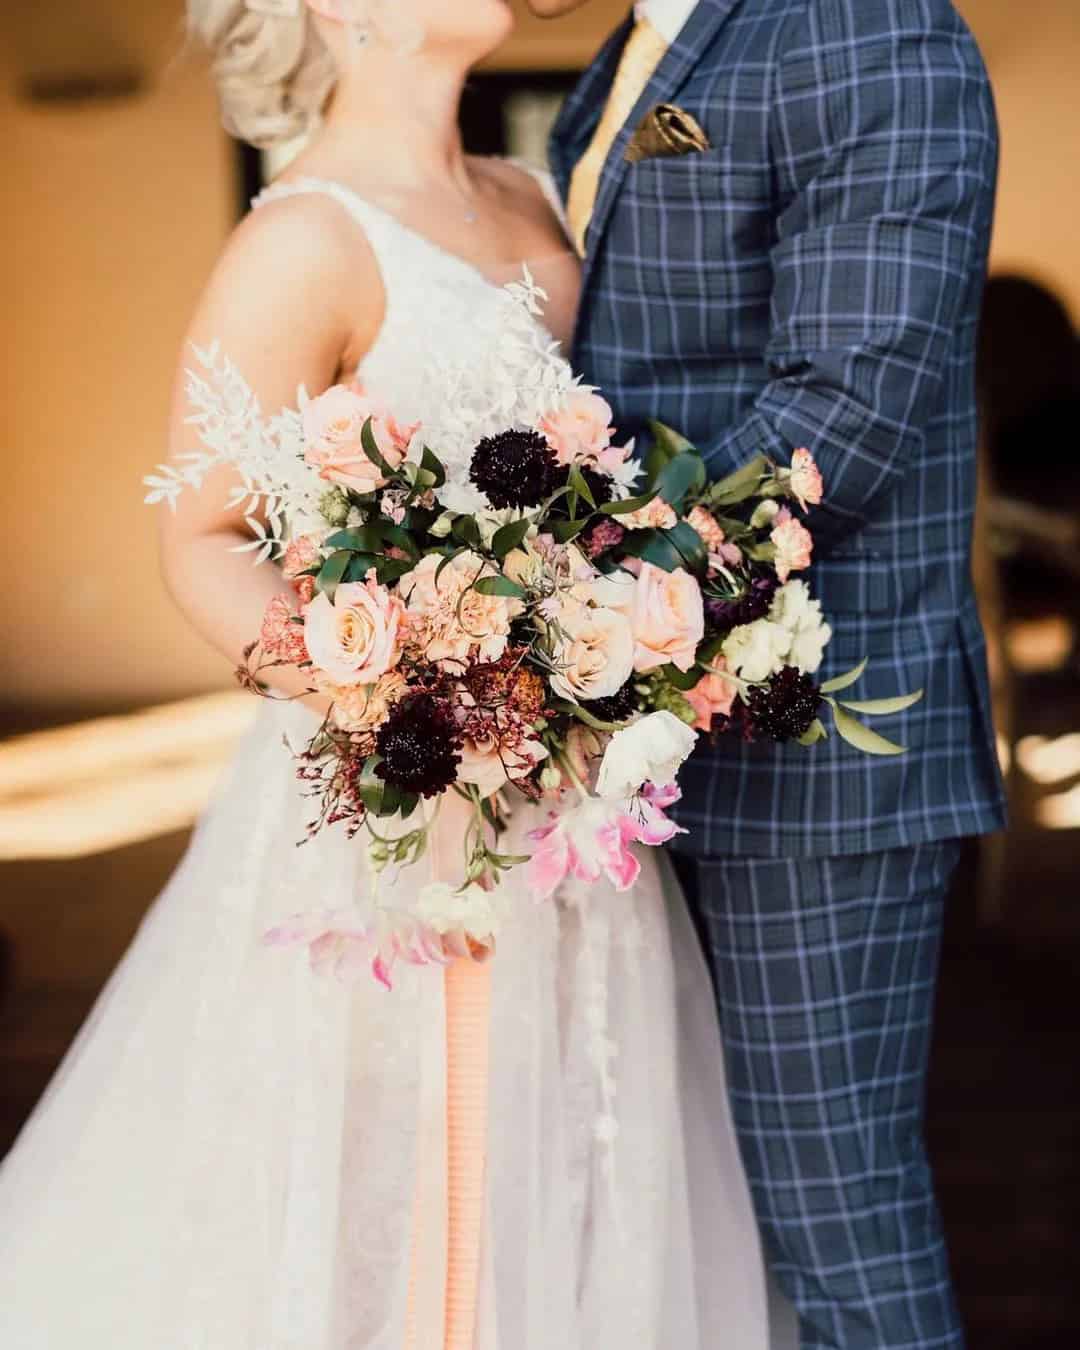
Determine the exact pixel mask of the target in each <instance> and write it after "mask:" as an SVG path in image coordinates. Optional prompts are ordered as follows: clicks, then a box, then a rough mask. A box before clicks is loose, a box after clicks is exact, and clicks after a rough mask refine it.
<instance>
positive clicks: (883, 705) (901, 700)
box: [840, 689, 923, 717]
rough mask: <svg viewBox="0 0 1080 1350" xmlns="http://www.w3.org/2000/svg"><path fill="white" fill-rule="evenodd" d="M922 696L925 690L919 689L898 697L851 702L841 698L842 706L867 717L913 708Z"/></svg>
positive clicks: (882, 715)
mask: <svg viewBox="0 0 1080 1350" xmlns="http://www.w3.org/2000/svg"><path fill="white" fill-rule="evenodd" d="M922 696H923V691H922V690H921V689H919V690H917V691H916V692H915V693H914V694H900V695H899V696H898V697H897V698H871V699H862V700H859V701H852V702H850V703H849V702H848V700H847V699H841V700H840V706H841V708H847V710H848V712H857V713H865V715H866V716H867V717H884V716H885V715H886V714H888V713H899V712H905V711H906V710H907V709H908V708H913V707H914V706H915V704H916V703H918V702H919V700H920V699H921V698H922Z"/></svg>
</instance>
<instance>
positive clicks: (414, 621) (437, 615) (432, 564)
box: [398, 552, 521, 669]
mask: <svg viewBox="0 0 1080 1350" xmlns="http://www.w3.org/2000/svg"><path fill="white" fill-rule="evenodd" d="M443 562H444V559H443V558H442V556H440V555H439V554H435V553H429V554H428V555H427V556H426V557H425V558H422V559H421V560H420V562H419V564H418V565H417V566H416V567H414V568H413V570H412V571H411V572H409V573H407V574H406V575H405V576H404V577H402V579H401V581H400V583H399V586H398V589H399V591H400V592H401V595H402V596H403V597H404V599H405V603H406V606H407V608H408V612H409V620H410V626H411V629H412V636H413V639H414V641H415V642H416V644H417V645H418V646H419V647H420V648H421V650H422V652H423V656H424V659H425V660H427V661H432V662H436V663H438V664H441V665H446V666H450V667H452V668H457V669H460V668H461V667H463V666H465V665H466V664H467V663H468V660H469V657H470V655H475V656H476V657H478V658H479V659H480V660H481V661H497V660H498V659H499V657H500V656H502V654H503V652H504V651H505V650H506V642H507V638H508V637H509V634H510V621H511V620H512V619H513V618H515V617H516V615H517V614H519V613H520V612H521V601H520V600H511V599H508V598H507V597H506V596H504V595H481V594H480V592H479V591H477V590H476V589H475V586H474V583H475V582H476V581H478V580H479V579H480V578H481V577H490V576H496V575H498V574H497V573H496V571H495V569H494V568H493V567H492V566H491V564H490V563H487V562H485V560H484V559H483V558H481V557H480V556H479V555H478V554H476V553H472V552H466V553H459V554H458V556H457V557H456V558H453V559H452V560H451V561H450V562H448V563H447V564H446V566H445V567H442V572H441V574H440V576H439V578H438V581H436V573H437V572H439V569H440V566H441V565H442V563H443Z"/></svg>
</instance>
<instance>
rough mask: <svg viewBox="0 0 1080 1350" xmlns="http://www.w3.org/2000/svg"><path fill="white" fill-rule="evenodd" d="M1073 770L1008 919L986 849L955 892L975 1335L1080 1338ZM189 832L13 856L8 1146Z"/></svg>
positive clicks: (951, 980) (1036, 680)
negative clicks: (1069, 824)
mask: <svg viewBox="0 0 1080 1350" xmlns="http://www.w3.org/2000/svg"><path fill="white" fill-rule="evenodd" d="M1015 716H1016V724H1017V725H1016V739H1017V740H1018V741H1020V740H1022V739H1023V738H1024V737H1033V736H1042V737H1047V738H1054V737H1058V736H1061V735H1062V734H1064V733H1066V732H1069V731H1073V730H1075V729H1080V682H1078V681H1077V680H1076V679H1075V678H1074V677H1069V676H1067V675H1065V674H1062V673H1059V674H1056V675H1036V676H1030V677H1025V678H1024V679H1023V680H1021V681H1020V683H1019V686H1018V698H1017V702H1016V712H1015ZM1073 778H1074V779H1075V781H1080V759H1078V762H1077V764H1076V766H1075V774H1074V775H1073ZM1073 778H1066V779H1065V781H1063V782H1060V781H1059V782H1057V783H1055V784H1054V785H1053V786H1052V787H1047V786H1045V785H1044V786H1041V787H1040V786H1037V785H1036V784H1034V783H1032V782H1031V781H1029V780H1027V779H1025V778H1024V776H1023V775H1017V788H1016V792H1015V796H1016V813H1015V821H1014V827H1013V830H1012V833H1011V835H1010V839H1009V845H1008V851H1007V856H1006V860H1005V871H1004V874H1003V882H1002V886H1001V895H1002V897H1003V900H1004V908H1003V913H1002V915H1001V918H1000V920H999V922H997V923H996V924H994V925H993V926H987V925H986V924H985V923H983V924H980V923H979V921H978V914H977V901H976V895H977V886H976V873H977V866H978V859H977V856H976V851H975V850H974V849H972V850H971V853H970V856H969V857H968V858H967V860H966V861H965V863H964V865H963V868H962V870H961V873H960V875H959V876H958V877H957V883H956V888H955V894H954V898H953V903H952V906H951V910H950V918H949V928H948V934H947V941H946V948H945V953H944V958H943V971H942V981H941V993H940V1007H939V1017H938V1029H937V1038H936V1045H935V1053H934V1063H933V1071H932V1082H931V1107H930V1121H931V1123H930V1135H931V1146H932V1151H933V1155H934V1159H935V1163H936V1167H937V1174H938V1179H939V1185H940V1190H941V1197H942V1204H943V1208H944V1212H945V1220H946V1226H947V1229H948V1233H949V1239H950V1244H951V1249H952V1253H953V1261H954V1266H955V1271H956V1278H957V1283H958V1286H959V1290H960V1296H961V1300H962V1303H963V1308H964V1312H965V1316H966V1318H967V1321H968V1325H969V1328H970V1347H971V1350H1006V1347H1008V1348H1009V1350H1051V1348H1053V1350H1066V1347H1072V1346H1078V1345H1080V1297H1078V1295H1077V1289H1076V1275H1077V1268H1076V1266H1077V1263H1076V1257H1075V1252H1076V1241H1077V1239H1076V1234H1077V1232H1078V1231H1080V1075H1078V1074H1077V1072H1076V1045H1077V1027H1078V1016H1077V1011H1076V1008H1077V990H1078V989H1080V831H1078V830H1077V829H1059V830H1045V829H1040V828H1038V827H1037V826H1036V825H1035V823H1034V820H1035V815H1036V810H1037V807H1038V802H1039V801H1040V799H1045V797H1046V795H1047V794H1048V793H1050V792H1061V791H1062V790H1063V789H1064V790H1067V789H1068V788H1069V787H1070V786H1071V785H1072V782H1073ZM1078 823H1080V822H1078ZM186 839H187V836H186V834H185V833H179V834H171V835H167V836H165V837H161V838H156V839H152V840H149V841H146V842H142V843H138V844H135V845H132V846H130V847H127V848H123V849H118V850H114V851H112V852H110V853H106V854H99V855H96V856H93V857H90V858H84V859H78V860H60V861H54V862H41V861H35V862H28V863H7V864H3V865H2V866H0V887H2V893H3V896H4V900H3V905H2V907H0V926H2V928H3V930H4V932H5V934H6V935H7V938H8V946H7V950H6V952H5V960H6V963H7V966H8V969H7V971H6V973H5V974H4V976H3V979H2V986H3V987H4V988H5V989H6V990H7V991H8V993H7V998H6V1000H5V1002H4V1004H3V1006H2V1007H0V1152H2V1151H3V1150H4V1149H5V1148H6V1147H7V1145H8V1144H9V1143H10V1141H11V1140H12V1139H13V1138H14V1136H15V1133H16V1131H17V1129H18V1127H19V1125H20V1123H21V1121H22V1120H23V1119H24V1117H25V1115H26V1114H27V1112H28V1111H29V1110H30V1108H31V1107H32V1105H33V1103H34V1101H35V1100H36V1099H37V1097H38V1095H39V1094H40V1092H41V1090H42V1089H43V1087H44V1086H45V1084H46V1082H47V1081H48V1079H49V1076H50V1074H51V1073H52V1071H53V1069H54V1067H55V1065H56V1063H57V1061H58V1060H59V1058H60V1056H61V1055H62V1054H63V1052H64V1049H65V1048H66V1046H67V1044H68V1043H69V1041H70V1039H71V1037H72V1035H73V1034H74V1032H75V1031H76V1029H77V1027H78V1026H79V1024H80V1022H81V1021H82V1019H83V1017H84V1016H85V1014H86V1012H87V1010H88V1009H89V1007H90V1005H91V1002H92V1000H93V998H94V995H95V993H96V991H97V989H98V988H99V987H100V985H101V984H102V983H103V982H104V980H105V979H106V978H107V975H108V972H109V971H110V969H111V968H112V967H113V965H114V964H115V962H116V961H117V959H118V958H119V956H120V955H121V953H122V952H123V950H124V948H125V946H126V945H127V943H128V942H129V940H130V938H131V936H132V934H133V932H134V930H135V927H136V925H137V923H138V921H139V919H140V917H141V914H142V912H143V909H144V907H145V905H146V902H147V900H148V899H149V898H151V897H152V896H153V895H154V894H155V893H156V892H157V891H158V890H159V889H160V887H161V885H162V884H163V882H164V881H165V879H166V878H167V877H168V875H169V874H170V872H171V871H172V869H173V867H174V866H175V865H176V862H177V861H178V859H179V858H180V856H181V854H182V852H183V849H184V846H185V844H186Z"/></svg>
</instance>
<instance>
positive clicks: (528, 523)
mask: <svg viewBox="0 0 1080 1350" xmlns="http://www.w3.org/2000/svg"><path fill="white" fill-rule="evenodd" d="M532 524H533V522H532V517H531V516H526V517H525V518H524V520H512V521H511V522H510V523H509V525H503V526H502V528H501V529H498V530H496V531H495V538H494V539H493V540H492V541H491V551H492V552H493V553H494V554H495V556H496V558H498V560H499V561H500V562H502V560H503V559H504V558H505V557H506V555H507V554H508V553H512V552H513V550H514V549H516V548H517V547H518V545H519V544H521V543H523V542H524V540H525V536H526V535H527V534H528V533H529V531H530V530H531V529H532Z"/></svg>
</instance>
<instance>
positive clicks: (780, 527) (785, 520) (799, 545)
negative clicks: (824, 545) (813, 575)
mask: <svg viewBox="0 0 1080 1350" xmlns="http://www.w3.org/2000/svg"><path fill="white" fill-rule="evenodd" d="M769 538H770V539H771V540H772V543H773V546H774V547H775V549H776V559H775V561H774V563H773V566H774V567H775V568H776V575H777V576H778V577H779V578H780V582H781V585H782V584H783V583H784V582H786V581H787V579H788V577H789V576H790V575H791V573H792V572H801V571H803V569H804V568H807V567H809V566H810V558H811V554H812V553H813V551H814V540H813V536H812V535H811V533H810V531H809V530H808V529H807V528H806V526H805V525H803V524H802V522H801V521H798V520H796V519H795V517H794V516H793V515H792V514H791V512H790V511H788V510H787V508H786V507H784V508H782V509H781V510H780V511H778V512H777V514H776V519H775V523H774V525H773V529H772V534H771V535H770V536H769Z"/></svg>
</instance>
